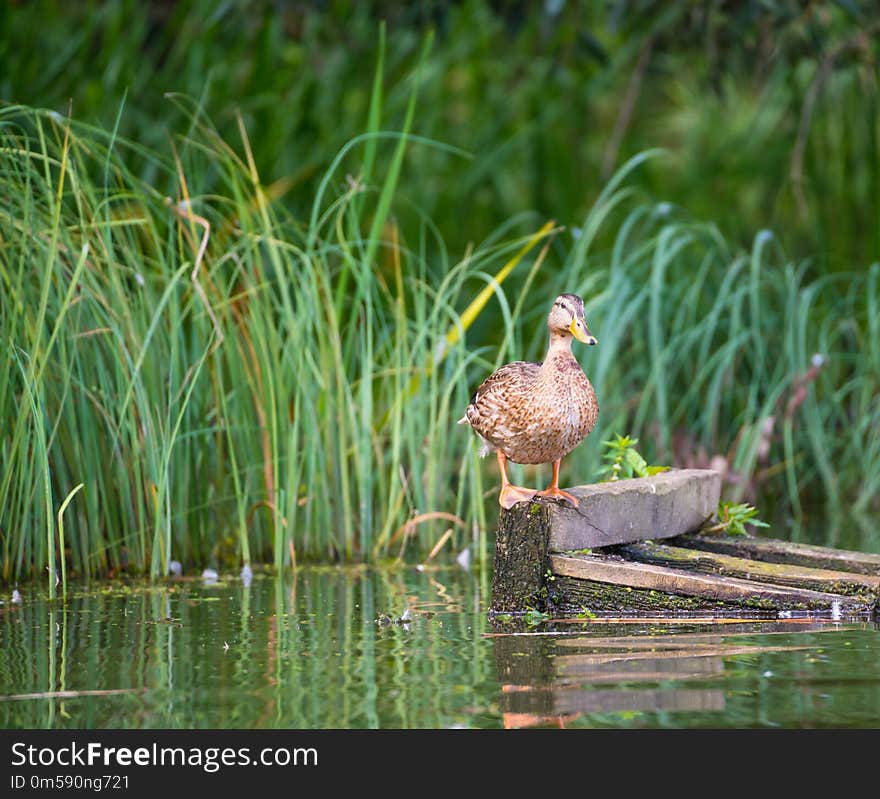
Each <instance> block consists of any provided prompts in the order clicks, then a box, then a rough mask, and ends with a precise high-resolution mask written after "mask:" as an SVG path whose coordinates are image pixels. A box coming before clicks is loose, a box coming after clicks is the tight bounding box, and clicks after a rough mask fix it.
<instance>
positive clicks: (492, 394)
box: [459, 294, 599, 507]
mask: <svg viewBox="0 0 880 799" xmlns="http://www.w3.org/2000/svg"><path fill="white" fill-rule="evenodd" d="M547 326H548V328H549V329H550V347H549V349H548V350H547V357H546V358H545V359H544V361H543V363H529V362H527V361H514V362H513V363H509V364H506V365H505V366H502V367H501V368H500V369H498V370H496V371H495V372H493V373H492V374H491V375H489V377H487V378H486V379H485V380H484V381H483V383H482V385H481V386H480V387H479V388H478V389H477V390H476V392H475V393H474V396H473V397H472V398H471V402H470V404H469V405H468V407H467V410H466V411H465V415H464V417H463V418H462V419H460V420H459V424H469V425H470V426H471V427H472V428H473V429H474V430H475V431H476V433H477V435H479V437H480V439H481V440H482V442H483V448H482V449H481V451H480V454H481V455H486V454H487V453H489V452H491V451H492V450H495V451H496V452H497V453H498V463H499V466H500V467H501V481H502V485H501V496H500V497H499V502H500V503H501V506H502V507H512V506H513V505H514V504H515V503H516V502H521V501H523V500H527V499H531V498H533V497H535V496H545V497H552V498H556V499H562V500H565V501H567V502H570V503H571V504H573V505H574V506H575V507H577V500H576V499H575V498H574V497H573V496H571V494H568V493H566V492H565V491H561V490H560V489H559V482H558V481H559V464H560V461H561V460H562V458H564V457H565V456H566V455H567V454H568V453H569V452H571V451H572V450H573V449H574V448H575V447H576V446H577V445H578V444H580V442H581V441H583V439H584V438H585V437H586V436H587V435H588V434H589V433H590V431H591V430H592V429H593V425H595V423H596V417H597V416H598V414H599V404H598V402H597V401H596V393H595V392H594V391H593V386H592V385H591V384H590V381H589V380H588V379H587V376H586V375H585V374H584V373H583V370H582V369H581V367H580V364H579V363H578V362H577V360H575V358H574V356H573V355H572V354H571V340H572V337H576V338H577V339H578V340H579V341H582V342H584V343H586V344H595V343H596V339H595V337H593V335H592V334H591V333H590V331H589V329H588V328H587V324H586V321H585V320H584V303H583V301H582V300H581V298H580V297H578V296H576V295H574V294H562V295H560V296H559V297H557V298H556V300H555V301H554V303H553V307H552V308H551V310H550V314H549V315H548V317H547ZM507 460H512V461H514V462H515V463H532V464H538V463H552V464H553V480H552V482H551V484H550V486H549V487H548V488H547V489H545V490H544V491H540V492H535V491H531V490H530V489H526V488H520V487H518V486H513V485H511V484H510V482H509V481H508V479H507V470H506V461H507Z"/></svg>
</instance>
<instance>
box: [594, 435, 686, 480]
mask: <svg viewBox="0 0 880 799" xmlns="http://www.w3.org/2000/svg"><path fill="white" fill-rule="evenodd" d="M638 443H639V440H638V439H637V438H631V437H630V436H622V435H620V434H618V433H615V435H614V440H612V441H603V442H602V445H603V446H604V447H605V449H606V452H605V454H604V455H603V456H602V457H603V458H604V459H605V460H606V461H607V463H606V464H605V465H604V466H603V467H602V468H601V469H600V470H599V475H600V476H602V475H607V476H606V477H605V478H604V481H606V482H609V481H610V482H613V481H615V480H620V479H621V478H627V477H651V476H652V475H655V474H659V473H660V472H665V471H666V470H667V469H669V467H668V466H653V465H649V464H648V462H647V461H646V460H645V459H644V458H643V457H642V456H641V455H640V454H639V451H638V450H637V449H636V444H638Z"/></svg>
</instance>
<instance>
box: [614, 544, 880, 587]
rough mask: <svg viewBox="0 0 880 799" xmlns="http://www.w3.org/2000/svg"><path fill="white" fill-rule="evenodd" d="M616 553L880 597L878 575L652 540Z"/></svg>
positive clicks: (691, 568)
mask: <svg viewBox="0 0 880 799" xmlns="http://www.w3.org/2000/svg"><path fill="white" fill-rule="evenodd" d="M616 551H617V552H618V553H619V554H622V555H623V556H624V557H626V558H627V559H629V560H635V561H638V562H639V563H651V564H654V565H655V566H669V567H670V568H675V569H683V570H685V571H694V572H699V573H701V574H723V575H726V576H728V577H738V578H740V579H743V580H754V581H757V582H761V583H772V584H773V585H786V586H791V587H793V588H806V589H809V590H812V591H823V592H825V593H831V594H844V595H846V596H864V597H865V598H866V599H868V600H870V599H871V598H872V597H873V598H875V599H876V598H877V596H878V594H880V576H876V575H867V574H864V575H862V574H853V573H852V572H845V571H837V570H832V569H817V568H813V567H808V566H794V565H791V564H786V563H768V562H766V561H760V560H749V559H746V558H741V557H735V556H733V555H724V554H720V553H716V552H708V551H704V550H699V549H686V548H683V547H676V546H669V545H667V544H657V543H654V542H652V541H645V542H636V543H634V544H624V545H622V546H620V547H618V548H616Z"/></svg>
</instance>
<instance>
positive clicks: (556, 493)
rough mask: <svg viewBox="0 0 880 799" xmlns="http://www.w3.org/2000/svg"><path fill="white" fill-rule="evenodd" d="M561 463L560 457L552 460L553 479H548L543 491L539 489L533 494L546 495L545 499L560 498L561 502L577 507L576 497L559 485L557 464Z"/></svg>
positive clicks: (537, 495)
mask: <svg viewBox="0 0 880 799" xmlns="http://www.w3.org/2000/svg"><path fill="white" fill-rule="evenodd" d="M561 463H562V459H561V458H560V459H559V460H558V461H553V479H552V480H551V481H550V485H549V486H547V488H545V489H544V490H543V491H539V492H538V493H537V494H535V496H536V497H546V498H547V499H561V500H562V501H563V502H568V503H569V504H570V505H573V506H574V507H577V506H578V501H577V498H576V497H573V496H572V495H571V494H569V493H568V491H563V490H562V489H561V488H560V487H559V465H560V464H561Z"/></svg>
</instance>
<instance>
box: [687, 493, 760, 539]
mask: <svg viewBox="0 0 880 799" xmlns="http://www.w3.org/2000/svg"><path fill="white" fill-rule="evenodd" d="M747 524H750V525H752V526H753V527H769V526H770V525H769V524H767V522H763V521H761V520H760V519H759V518H758V511H757V509H756V508H754V507H753V506H752V505H749V504H748V503H747V502H741V503H739V504H734V503H732V502H723V501H722V502H721V503H720V504H719V505H718V521H717V522H716V523H715V524H713V525H711V526H710V527H705V528H703V532H704V533H720V532H724V533H725V534H726V535H747V534H748V533H747V530H746V528H745V526H746V525H747Z"/></svg>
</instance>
